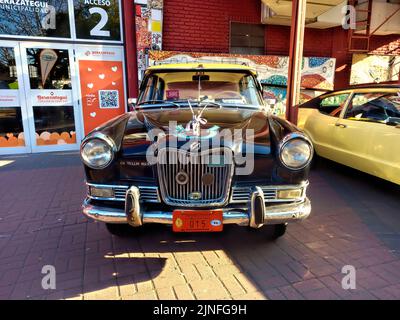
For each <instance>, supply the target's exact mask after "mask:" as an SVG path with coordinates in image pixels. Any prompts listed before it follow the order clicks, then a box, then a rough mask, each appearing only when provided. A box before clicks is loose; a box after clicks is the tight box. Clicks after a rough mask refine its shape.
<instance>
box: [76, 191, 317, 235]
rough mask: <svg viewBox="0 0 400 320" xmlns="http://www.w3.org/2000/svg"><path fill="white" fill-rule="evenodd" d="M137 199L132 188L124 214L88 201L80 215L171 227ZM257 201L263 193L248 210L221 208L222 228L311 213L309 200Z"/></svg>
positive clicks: (166, 216)
mask: <svg viewBox="0 0 400 320" xmlns="http://www.w3.org/2000/svg"><path fill="white" fill-rule="evenodd" d="M260 193H261V194H260ZM139 197H140V194H139V190H138V188H136V187H131V188H130V189H129V190H128V192H127V197H126V205H125V210H124V209H117V208H111V207H105V206H99V205H94V204H92V203H91V200H90V199H89V198H86V199H85V201H84V202H83V213H84V214H85V215H86V216H87V217H89V218H92V219H94V220H97V221H102V222H106V223H129V224H130V225H132V226H134V227H139V226H141V225H143V224H147V223H159V224H167V225H172V212H171V211H150V210H147V211H146V210H144V207H141V206H140V203H139V201H138V199H139ZM257 198H258V199H263V195H262V191H261V190H260V189H259V188H256V189H255V190H254V192H253V194H252V196H251V198H250V201H249V203H248V205H247V207H244V208H229V206H228V207H224V208H221V209H222V210H223V224H237V225H240V226H250V227H252V228H258V227H261V226H262V225H269V224H281V223H289V222H295V221H299V220H304V219H306V218H307V217H308V216H309V215H310V212H311V203H310V201H309V199H308V198H304V199H303V200H302V201H299V202H293V203H285V204H274V205H265V203H264V206H261V209H260V206H256V205H255V201H257V200H256V199H257ZM260 201H261V200H260ZM262 207H263V208H262ZM255 208H258V209H255Z"/></svg>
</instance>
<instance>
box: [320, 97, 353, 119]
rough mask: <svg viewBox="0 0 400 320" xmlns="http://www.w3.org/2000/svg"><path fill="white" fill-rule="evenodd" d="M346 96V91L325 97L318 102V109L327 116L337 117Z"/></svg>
mask: <svg viewBox="0 0 400 320" xmlns="http://www.w3.org/2000/svg"><path fill="white" fill-rule="evenodd" d="M348 97H349V94H348V93H342V94H336V95H332V96H328V97H325V98H323V99H322V100H321V102H320V105H319V111H320V112H321V113H323V114H326V115H328V116H331V117H335V118H339V116H340V113H341V112H342V110H343V108H344V106H345V104H346V101H347V98H348Z"/></svg>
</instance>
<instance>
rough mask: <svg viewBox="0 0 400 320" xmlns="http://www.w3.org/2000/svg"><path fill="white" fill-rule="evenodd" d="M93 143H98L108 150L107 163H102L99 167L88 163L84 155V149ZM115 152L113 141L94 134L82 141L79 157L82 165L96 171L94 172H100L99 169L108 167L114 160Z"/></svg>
mask: <svg viewBox="0 0 400 320" xmlns="http://www.w3.org/2000/svg"><path fill="white" fill-rule="evenodd" d="M93 141H98V142H100V143H103V144H104V145H105V146H106V147H107V148H108V152H109V153H110V155H109V158H108V159H107V161H106V162H104V163H102V164H101V165H95V164H94V163H92V162H90V161H89V159H88V158H87V156H85V155H84V150H85V147H86V146H87V144H88V143H90V142H93ZM115 152H116V146H115V143H114V141H113V140H112V139H111V138H109V137H108V136H106V135H104V134H102V133H95V134H93V135H90V136H89V137H87V138H86V139H84V140H83V141H82V144H81V148H80V156H81V159H82V161H83V163H84V164H85V165H86V166H88V167H89V168H91V169H96V170H101V169H104V168H106V167H108V166H109V165H110V163H111V162H112V161H113V160H114V155H115Z"/></svg>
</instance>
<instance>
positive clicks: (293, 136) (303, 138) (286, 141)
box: [279, 132, 314, 171]
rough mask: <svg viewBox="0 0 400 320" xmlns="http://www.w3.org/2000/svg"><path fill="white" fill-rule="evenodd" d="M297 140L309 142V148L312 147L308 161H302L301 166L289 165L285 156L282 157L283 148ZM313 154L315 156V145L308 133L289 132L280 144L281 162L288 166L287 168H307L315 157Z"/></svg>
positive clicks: (296, 169)
mask: <svg viewBox="0 0 400 320" xmlns="http://www.w3.org/2000/svg"><path fill="white" fill-rule="evenodd" d="M295 140H300V141H303V142H304V143H305V144H307V146H308V147H309V149H310V155H309V158H308V159H307V161H305V162H304V163H302V164H301V165H300V166H291V165H288V164H287V163H286V162H285V160H284V159H283V157H282V155H283V150H284V149H285V148H286V147H287V146H288V144H289V143H290V142H293V141H295ZM313 156H314V147H313V145H312V142H311V140H310V139H309V138H308V137H307V136H306V135H304V134H301V133H298V132H295V133H290V134H288V135H287V136H285V137H284V138H283V140H282V141H281V142H280V144H279V160H280V162H281V163H282V165H283V166H284V167H285V168H287V169H290V170H295V171H298V170H302V169H304V168H306V167H307V166H308V165H309V164H310V163H311V161H312V159H313Z"/></svg>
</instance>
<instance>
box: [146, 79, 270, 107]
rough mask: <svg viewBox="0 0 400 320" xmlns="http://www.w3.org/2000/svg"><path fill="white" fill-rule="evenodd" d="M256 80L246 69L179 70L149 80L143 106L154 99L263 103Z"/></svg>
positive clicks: (251, 104) (237, 104)
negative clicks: (226, 70) (221, 70)
mask: <svg viewBox="0 0 400 320" xmlns="http://www.w3.org/2000/svg"><path fill="white" fill-rule="evenodd" d="M256 81H257V80H256V79H255V78H254V77H253V76H252V75H251V74H249V73H246V72H220V71H219V72H217V71H210V72H209V71H205V72H198V71H175V72H165V73H163V72H160V73H153V74H151V75H150V76H148V77H147V78H146V79H145V84H144V90H143V89H142V93H141V95H140V97H139V105H140V104H143V103H149V102H150V103H151V102H157V103H159V102H161V101H166V102H185V101H187V100H191V101H199V100H200V101H205V102H207V101H208V102H214V103H218V104H221V105H234V106H249V107H257V108H259V107H261V106H263V100H262V95H261V93H260V89H259V88H258V87H257V83H256Z"/></svg>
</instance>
